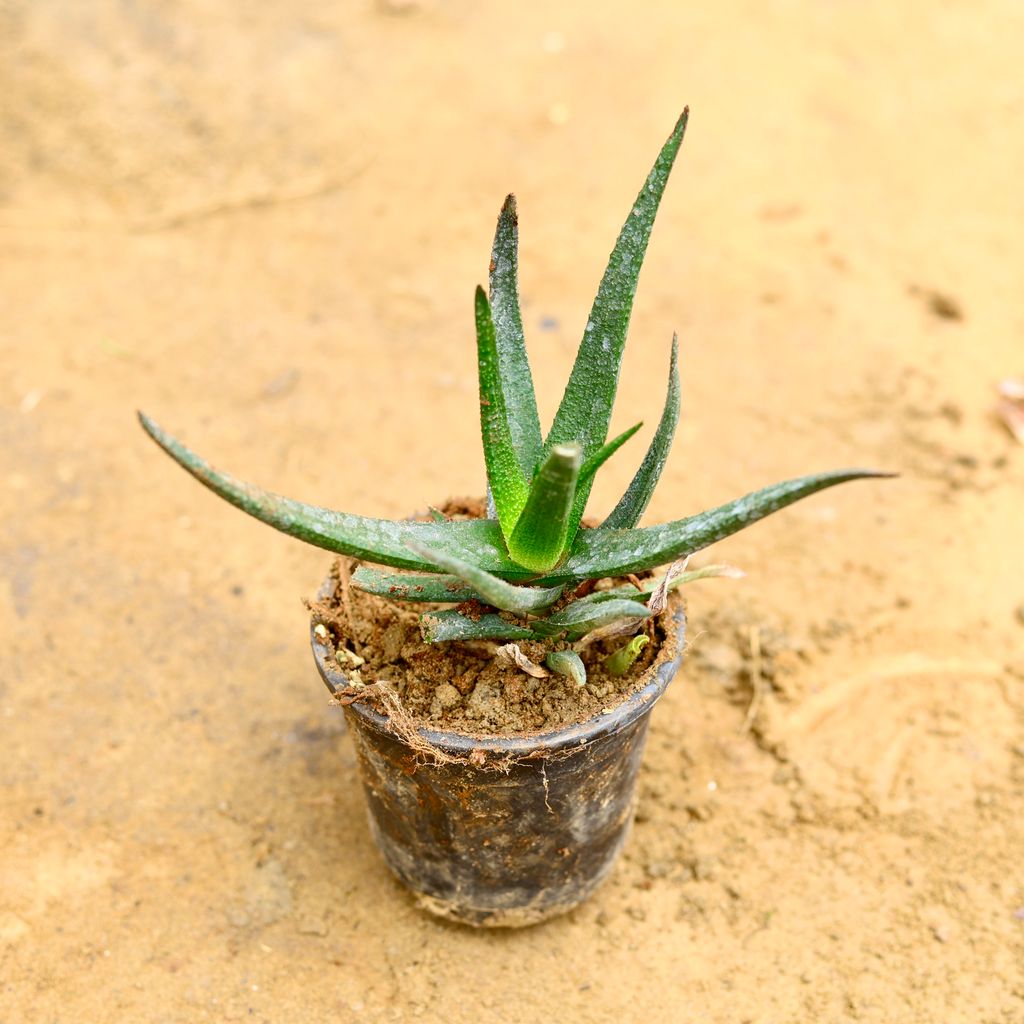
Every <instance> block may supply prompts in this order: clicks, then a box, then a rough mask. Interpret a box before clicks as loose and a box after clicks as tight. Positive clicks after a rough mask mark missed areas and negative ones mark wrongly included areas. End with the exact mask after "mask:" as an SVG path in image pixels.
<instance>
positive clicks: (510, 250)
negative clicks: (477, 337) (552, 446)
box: [490, 195, 541, 480]
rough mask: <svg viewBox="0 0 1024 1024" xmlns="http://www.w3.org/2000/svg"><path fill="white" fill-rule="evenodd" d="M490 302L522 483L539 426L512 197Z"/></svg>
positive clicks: (501, 225)
mask: <svg viewBox="0 0 1024 1024" xmlns="http://www.w3.org/2000/svg"><path fill="white" fill-rule="evenodd" d="M490 299H491V319H492V320H493V322H494V337H495V344H496V348H497V354H498V372H499V379H500V384H501V390H502V394H503V396H504V400H505V412H506V416H507V419H508V431H509V436H510V437H511V439H512V447H513V449H514V450H515V453H516V458H517V461H518V463H519V468H520V469H521V470H522V473H523V479H524V480H531V479H532V478H533V474H534V472H535V471H536V469H537V463H538V462H539V461H540V450H541V436H540V420H539V419H538V417H537V399H536V396H535V395H534V390H533V377H532V376H531V374H530V363H529V360H528V359H527V357H526V340H525V337H524V335H523V317H522V314H521V312H520V309H519V219H518V217H517V215H516V197H515V196H513V195H510V196H508V197H507V198H506V199H505V204H504V205H503V206H502V208H501V214H500V215H499V217H498V226H497V229H496V230H495V232H494V246H493V248H492V249H491V270H490Z"/></svg>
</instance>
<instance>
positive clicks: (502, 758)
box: [311, 603, 685, 927]
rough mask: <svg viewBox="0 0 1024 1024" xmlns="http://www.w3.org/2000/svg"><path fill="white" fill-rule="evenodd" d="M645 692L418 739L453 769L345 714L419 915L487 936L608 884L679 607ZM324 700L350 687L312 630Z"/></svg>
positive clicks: (362, 709)
mask: <svg viewBox="0 0 1024 1024" xmlns="http://www.w3.org/2000/svg"><path fill="white" fill-rule="evenodd" d="M663 622H664V623H665V626H666V633H667V636H666V638H665V641H664V643H663V645H662V649H661V651H660V652H659V655H658V657H657V659H656V661H655V663H654V665H652V667H651V668H650V669H649V670H648V678H647V680H646V682H645V685H644V686H643V688H642V689H641V690H639V691H638V692H636V693H634V694H633V695H632V696H630V697H629V698H628V699H627V700H626V701H625V702H623V703H622V704H620V705H618V706H617V707H615V708H614V709H613V710H612V711H611V712H610V713H608V714H601V715H598V716H597V717H595V718H592V719H590V720H589V721H586V722H583V723H581V724H579V725H574V726H570V727H568V728H565V729H560V730H558V731H555V732H546V733H540V734H538V735H535V736H515V737H500V736H466V735H461V734H458V733H451V732H435V731H432V730H429V729H423V730H421V731H420V736H421V737H422V738H423V739H424V740H426V741H427V742H428V743H429V744H431V745H432V746H434V747H436V748H439V749H440V750H441V751H442V752H443V753H444V754H445V755H447V756H449V757H452V758H455V759H457V760H456V762H455V763H445V764H435V763H424V762H425V759H424V756H423V754H422V753H421V752H419V751H417V750H415V749H413V748H412V747H411V746H410V745H409V744H408V743H406V742H405V741H404V740H403V739H402V738H400V737H399V736H397V735H396V734H395V733H393V732H392V731H391V730H390V729H389V727H388V719H387V717H386V716H384V715H382V714H380V713H378V712H377V711H375V710H373V709H372V708H370V707H368V706H367V705H365V704H363V703H354V704H350V705H348V706H347V707H345V716H346V719H347V722H348V725H349V729H350V732H351V734H352V738H353V741H354V743H355V749H356V755H357V757H358V761H359V767H360V773H361V775H362V780H363V787H364V789H365V792H366V800H367V804H368V807H369V818H370V829H371V831H372V833H373V836H374V838H375V840H376V842H377V845H378V846H379V847H380V850H381V852H382V853H383V855H384V859H385V861H386V862H387V864H388V866H389V867H390V868H391V870H392V871H393V872H394V873H395V874H396V875H397V876H398V878H399V879H401V881H402V882H404V883H405V885H406V886H408V887H409V889H411V890H412V892H413V893H414V894H415V896H416V898H417V901H418V902H419V903H420V905H421V906H423V907H424V908H425V909H427V910H429V911H431V912H433V913H435V914H439V915H441V916H442V917H446V918H449V919H451V920H456V921H461V922H463V923H466V924H471V925H477V926H486V927H501V926H506V927H515V926H521V925H528V924H535V923H537V922H539V921H543V920H544V919H545V918H548V917H552V916H554V915H556V914H560V913H563V912H564V911H567V910H570V909H571V908H572V907H575V906H576V905H577V904H579V903H581V902H582V901H583V900H584V899H586V898H587V896H589V895H590V893H591V892H593V890H594V889H595V888H597V886H598V885H599V884H600V883H601V882H602V880H603V879H604V878H605V877H606V876H607V875H608V873H609V871H610V870H611V868H612V865H613V864H614V862H615V859H616V857H617V856H618V854H619V851H620V850H621V849H622V846H623V844H624V843H625V840H626V836H627V833H628V832H629V828H630V825H631V824H632V821H633V810H634V794H635V790H636V778H637V773H638V771H639V769H640V760H641V757H642V755H643V747H644V740H645V738H646V735H647V724H648V720H649V718H650V713H651V709H652V708H653V707H654V703H655V701H656V700H657V699H658V698H659V697H660V696H661V695H662V694H663V693H664V692H665V688H666V687H667V686H668V684H669V683H670V682H671V681H672V678H673V676H674V675H675V674H676V671H677V670H678V668H679V664H680V662H681V660H682V652H683V646H684V632H685V616H684V613H683V609H682V605H681V603H677V604H675V605H674V606H673V614H672V615H671V616H670V617H667V618H666V620H663ZM311 642H312V646H313V655H314V657H315V659H316V666H317V669H318V670H319V672H320V675H321V677H322V678H323V680H324V682H325V683H326V684H327V687H328V689H329V690H331V692H332V693H334V692H337V691H339V690H342V689H344V688H345V687H346V686H347V685H348V681H347V679H346V678H345V675H344V673H342V672H341V671H339V670H338V667H337V664H336V662H335V661H334V659H333V657H332V656H331V651H330V648H329V646H327V645H325V644H323V643H321V642H320V641H319V640H318V639H317V637H316V636H315V635H313V634H311Z"/></svg>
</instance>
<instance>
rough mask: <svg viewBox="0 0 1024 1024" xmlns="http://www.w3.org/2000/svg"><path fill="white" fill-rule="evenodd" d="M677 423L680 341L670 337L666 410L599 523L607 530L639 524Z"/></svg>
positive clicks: (657, 478)
mask: <svg viewBox="0 0 1024 1024" xmlns="http://www.w3.org/2000/svg"><path fill="white" fill-rule="evenodd" d="M678 422H679V338H678V336H677V335H675V334H673V335H672V356H671V358H670V360H669V368H668V392H667V393H666V395H665V408H664V410H663V411H662V413H661V422H660V423H659V424H658V429H657V430H656V431H655V433H654V437H653V438H652V439H651V445H650V447H649V448H648V449H647V454H646V455H645V456H644V461H643V462H641V463H640V468H639V469H638V470H637V471H636V475H635V476H634V477H633V480H632V482H631V483H630V485H629V487H628V488H626V493H625V494H624V495H623V496H622V497H621V498H620V499H619V503H618V504H617V505H616V506H615V508H614V509H612V511H611V514H610V515H609V516H608V518H607V519H606V520H605V521H604V522H603V523H602V524H601V525H602V526H603V527H605V528H607V529H609V530H617V529H628V528H629V527H632V526H636V524H637V523H638V522H640V517H641V516H642V515H643V514H644V510H645V509H646V508H647V506H648V504H649V503H650V500H651V495H652V494H654V488H655V487H657V486H658V480H659V479H660V478H661V471H662V470H663V469H664V468H665V460H666V459H667V458H668V452H669V449H670V448H671V447H672V438H673V437H674V436H675V432H676V424H677V423H678Z"/></svg>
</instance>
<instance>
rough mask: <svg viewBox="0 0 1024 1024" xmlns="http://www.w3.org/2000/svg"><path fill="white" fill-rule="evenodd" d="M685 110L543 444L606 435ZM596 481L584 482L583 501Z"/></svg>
mask: <svg viewBox="0 0 1024 1024" xmlns="http://www.w3.org/2000/svg"><path fill="white" fill-rule="evenodd" d="M686 121H687V115H686V112H684V114H683V115H682V116H681V117H680V118H679V120H678V121H677V122H676V124H675V127H674V128H673V131H672V134H671V135H670V136H669V138H668V139H667V140H666V142H665V144H664V145H663V146H662V148H661V151H660V152H659V154H658V157H657V159H656V160H655V162H654V166H653V168H652V169H651V171H650V172H649V174H648V175H647V177H646V178H645V179H644V183H643V186H642V187H641V189H640V192H639V193H638V194H637V197H636V199H635V200H634V201H633V206H632V208H631V209H630V212H629V215H628V216H627V218H626V221H625V223H624V224H623V226H622V229H621V231H620V232H619V237H618V239H617V240H616V242H615V247H614V248H613V249H612V253H611V255H610V256H609V258H608V266H607V268H606V269H605V272H604V277H603V278H602V279H601V284H600V286H599V288H598V291H597V297H596V298H595V299H594V304H593V306H592V307H591V310H590V316H589V317H588V319H587V325H586V329H585V330H584V332H583V340H582V341H581V342H580V347H579V350H578V352H577V354H576V361H575V363H574V364H573V368H572V372H571V374H570V375H569V381H568V383H567V384H566V387H565V392H564V393H563V395H562V400H561V402H560V403H559V406H558V411H557V412H556V413H555V419H554V422H553V423H552V425H551V430H550V432H549V433H548V436H547V440H546V441H545V446H546V447H547V448H548V449H549V450H550V448H551V446H552V445H553V444H556V443H557V442H559V441H566V440H569V439H570V438H573V439H576V440H578V441H579V442H580V443H581V444H582V445H583V457H584V458H585V459H587V458H589V457H590V456H591V455H593V453H594V452H595V451H597V450H598V449H599V448H600V447H601V445H603V444H604V442H605V439H606V438H607V436H608V426H609V423H610V422H611V414H612V406H613V404H614V402H615V392H616V390H617V388H618V381H619V370H620V368H621V364H622V354H623V350H624V349H625V345H626V334H627V331H628V330H629V320H630V315H631V314H632V310H633V299H634V296H635V294H636V288H637V282H638V280H639V277H640V269H641V266H642V265H643V261H644V256H645V254H646V252H647V243H648V242H649V241H650V237H651V231H652V229H653V227H654V220H655V217H656V216H657V213H658V207H659V205H660V204H661V198H662V196H663V195H664V192H665V186H666V185H667V183H668V179H669V175H670V174H671V171H672V167H673V165H674V163H675V160H676V156H677V155H678V153H679V147H680V145H681V144H682V141H683V135H684V133H685V128H686ZM592 483H593V480H592V479H591V480H588V481H584V482H583V483H582V484H581V486H580V492H581V497H580V499H579V500H580V501H581V502H582V503H584V504H585V502H586V498H587V496H588V495H589V493H590V488H591V485H592Z"/></svg>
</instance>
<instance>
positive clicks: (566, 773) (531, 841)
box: [140, 111, 885, 925]
mask: <svg viewBox="0 0 1024 1024" xmlns="http://www.w3.org/2000/svg"><path fill="white" fill-rule="evenodd" d="M686 122H687V112H686V111H684V113H683V115H682V117H681V118H680V119H679V121H678V122H677V124H676V126H675V128H674V130H673V131H672V134H671V135H670V136H669V138H668V141H667V142H666V143H665V145H664V147H663V148H662V150H661V152H660V154H659V155H658V158H657V161H656V162H655V164H654V167H653V169H652V170H651V172H650V174H649V175H648V177H647V179H646V181H645V182H644V185H643V187H642V188H641V190H640V193H639V195H638V196H637V199H636V202H635V203H634V205H633V207H632V208H631V210H630V213H629V216H628V217H627V218H626V223H625V225H624V227H623V228H622V231H621V233H620V235H619V238H618V241H617V242H616V245H615V248H614V249H613V251H612V254H611V257H610V260H609V263H608V268H607V270H606V271H605V274H604V278H603V279H602V281H601V285H600V288H599V290H598V293H597V298H596V299H595V301H594V304H593V307H592V309H591V311H590V316H589V318H588V320H587V323H586V328H585V330H584V332H583V340H582V342H581V344H580V348H579V352H578V354H577V357H576V362H575V365H574V366H573V369H572V373H571V376H570V378H569V382H568V385H567V387H566V389H565V393H564V396H563V398H562V401H561V404H560V405H559V407H558V411H557V413H556V415H555V419H554V422H553V424H552V426H551V429H550V430H549V431H548V433H547V436H546V437H545V436H542V434H541V431H540V425H539V420H538V416H537V406H536V401H535V398H534V391H533V383H532V379H531V376H530V369H529V365H528V363H527V357H526V349H525V345H524V337H523V325H522V317H521V313H520V308H519V294H518V283H517V278H518V268H517V258H518V257H517V251H518V231H517V219H516V207H515V200H514V198H513V197H512V196H509V197H508V198H507V199H506V201H505V204H504V206H503V207H502V210H501V214H500V216H499V218H498V225H497V231H496V234H495V238H494V247H493V252H492V256H491V262H490V274H489V283H490V287H489V292H484V290H483V289H482V288H477V291H476V299H475V313H476V336H477V361H478V367H479V381H480V424H481V432H482V436H483V452H484V462H485V464H486V469H487V484H488V488H487V500H486V505H485V504H484V503H483V502H479V503H476V505H475V507H474V503H473V502H468V503H467V502H464V503H461V504H460V503H458V502H455V503H450V504H449V505H448V506H447V507H446V508H445V509H443V510H437V509H433V510H431V514H430V515H429V516H422V517H419V518H413V519H410V520H408V521H402V522H394V521H384V520H378V519H370V518H366V517H362V516H357V515H350V514H347V513H343V512H334V511H331V510H328V509H325V508H320V507H316V506H311V505H306V504H303V503H301V502H298V501H293V500H291V499H289V498H283V497H279V496H277V495H274V494H270V493H268V492H266V491H264V490H262V489H260V488H258V487H255V486H253V485H251V484H247V483H243V482H241V481H239V480H237V479H235V478H233V477H231V476H228V475H227V474H225V473H221V472H218V471H217V470H215V469H214V468H212V467H211V466H210V465H209V464H208V463H207V462H205V461H204V460H203V459H201V458H200V457H199V456H198V455H196V454H194V453H193V452H191V451H190V450H189V449H187V448H186V447H185V446H184V445H182V444H181V443H180V442H178V441H177V440H175V439H174V438H172V437H171V436H170V435H168V434H167V433H166V432H164V431H163V430H162V429H161V428H160V427H158V426H157V425H156V424H155V423H154V422H153V421H152V420H151V419H149V418H148V417H146V416H145V415H143V414H141V413H140V420H141V422H142V426H143V427H144V428H145V430H146V431H147V433H148V434H149V435H150V436H151V437H152V438H153V440H154V441H156V442H157V444H159V445H160V447H161V448H163V449H164V451H166V452H167V453H168V454H169V455H170V456H171V457H172V458H173V459H174V460H175V461H176V462H178V463H179V464H180V465H181V466H182V467H184V468H185V469H186V470H188V472H190V473H191V474H192V475H193V476H195V477H196V478H197V479H198V480H199V481H200V482H201V483H203V484H205V485H206V486H207V487H209V488H210V489H211V490H213V491H214V492H215V493H217V494H218V495H220V496H221V497H222V498H225V499H226V500H227V501H229V502H231V503H232V504H234V505H236V506H237V507H238V508H240V509H242V510H243V511H244V512H248V513H249V514H250V515H252V516H255V517H256V518H257V519H260V520H261V521H263V522H265V523H267V524H269V525H270V526H273V527H275V528H276V529H278V530H281V531H282V532H284V533H288V534H291V535H292V536H294V537H298V538H299V539H301V540H304V541H306V542H307V543H310V544H314V545H317V546H319V547H323V548H326V549H328V550H330V551H334V552H337V553H338V554H339V555H340V556H341V557H340V558H339V559H337V560H336V562H335V564H334V566H333V568H332V570H331V573H330V575H329V577H328V580H327V582H326V584H325V585H324V587H323V588H322V590H321V592H320V596H319V600H318V601H317V603H316V604H314V605H313V606H312V610H313V622H312V627H311V642H312V647H313V653H314V657H315V661H316V665H317V668H318V670H319V672H320V675H321V677H322V678H323V680H324V681H325V683H326V684H327V686H328V688H329V689H330V690H331V693H332V694H333V697H334V700H335V702H336V703H338V704H340V705H342V706H343V707H344V709H345V714H346V717H347V721H348V724H349V726H350V731H351V734H352V737H353V740H354V742H355V746H356V751H357V754H358V759H359V764H360V770H361V774H362V779H363V784H364V788H365V792H366V796H367V801H368V805H369V810H370V823H371V828H372V830H373V832H374V835H375V838H376V840H377V842H378V845H379V846H380V848H381V851H382V853H383V855H384V858H385V860H386V861H387V863H388V865H389V866H390V867H391V868H392V870H393V871H394V872H395V873H396V874H397V875H398V877H399V878H400V879H401V880H402V881H403V882H405V883H406V884H407V885H408V886H409V888H410V889H412V891H413V892H414V893H415V894H416V895H417V897H418V898H419V901H420V902H421V904H422V905H424V906H426V907H427V908H428V909H430V910H432V911H434V912H436V913H438V914H442V915H444V916H447V917H449V918H453V919H456V920H459V921H464V922H468V923H471V924H476V925H518V924H528V923H532V922H535V921H539V920H542V919H544V918H545V917H549V916H551V915H552V914H555V913H559V912H561V911H564V910H567V909H569V908H570V907H572V906H575V905H576V904H577V903H579V902H580V901H581V900H582V899H584V898H585V897H586V896H587V895H588V894H589V893H590V892H591V891H592V890H593V889H594V887H595V886H596V885H597V884H599V882H600V881H601V880H602V879H603V878H604V877H605V875H606V874H607V873H608V871H609V870H610V868H611V866H612V863H613V862H614V859H615V857H616V855H617V853H618V851H619V850H620V848H621V846H622V844H623V842H624V840H625V836H626V833H627V831H628V828H629V825H630V822H631V820H632V811H633V794H634V790H635V781H636V775H637V771H638V769H639V764H640V758H641V754H642V749H643V742H644V737H645V733H646V728H647V722H648V718H649V715H650V712H651V709H652V707H653V705H654V703H655V701H656V700H657V699H658V698H659V697H660V696H661V694H662V693H663V692H664V690H665V688H666V686H667V685H668V683H669V682H670V681H671V679H672V677H673V675H674V674H675V672H676V670H677V668H678V666H679V662H680V659H681V656H682V650H683V634H684V617H683V610H682V604H681V602H680V601H679V599H678V596H677V595H678V588H679V587H680V586H681V585H683V584H685V583H687V582H688V581H690V580H693V579H696V578H700V577H706V576H715V575H736V574H737V573H736V570H733V569H731V568H729V567H726V566H715V565H712V566H706V567H704V568H702V569H699V570H694V571H687V569H686V560H687V558H688V557H689V555H690V554H691V553H693V552H695V551H698V550H700V549H702V548H705V547H707V546H708V545H709V544H712V543H713V542H715V541H717V540H719V539H721V538H723V537H726V536H728V535H730V534H732V533H735V532H736V531H738V530H741V529H743V528H745V527H747V526H750V525H751V524H752V523H754V522H756V521H757V520H759V519H762V518H764V517H765V516H767V515H769V514H770V513H772V512H775V511H777V510H778V509H781V508H783V507H785V506H786V505H789V504H791V503H792V502H795V501H797V500H799V499H801V498H803V497H806V496H807V495H810V494H814V493H815V492H816V491H820V490H822V489H824V488H826V487H831V486H833V485H835V484H839V483H842V482H844V481H847V480H855V479H858V478H861V477H872V476H881V475H885V474H879V473H876V472H872V471H866V470H859V469H852V470H840V471H833V472H827V473H820V474H817V475H813V476H805V477H801V478H799V479H795V480H790V481H787V482H785V483H780V484H776V485H774V486H771V487H766V488H764V489H763V490H759V491H755V492H753V493H751V494H748V495H746V496H745V497H742V498H740V499H738V500H736V501H732V502H729V503H727V504H725V505H721V506H719V507H718V508H714V509H711V510H709V511H706V512H701V513H699V514H697V515H692V516H689V517H687V518H684V519H679V520H676V521H674V522H669V523H663V524H660V525H657V526H646V527H638V526H637V523H638V522H639V520H640V518H641V516H642V515H643V512H644V510H645V509H646V507H647V504H648V502H649V501H650V498H651V495H652V493H653V490H654V487H655V485H656V484H657V482H658V478H659V476H660V474H661V471H662V468H663V466H664V464H665V459H666V456H667V454H668V450H669V446H670V444H671V442H672V438H673V435H674V432H675V427H676V422H677V419H678V416H679V375H678V367H677V358H676V351H677V342H676V339H673V342H672V349H671V358H670V362H669V375H668V389H667V395H666V399H665V405H664V410H663V412H662V415H661V419H660V422H659V424H658V427H657V429H656V431H655V434H654V437H653V439H652V441H651V443H650V447H649V448H648V450H647V453H646V455H645V456H644V458H643V460H642V462H641V464H640V467H639V469H638V470H637V471H636V475H635V476H634V477H633V480H632V482H631V483H630V485H629V487H628V488H627V490H626V493H625V494H624V495H623V496H622V498H621V499H620V501H619V502H618V503H617V504H616V505H615V507H614V508H613V509H612V511H611V512H610V513H609V514H608V515H607V516H606V517H605V518H604V519H603V521H601V522H600V523H598V524H596V525H594V526H592V527H588V525H586V524H584V523H583V516H584V511H585V508H586V503H587V498H588V496H589V494H590V490H591V486H592V484H593V481H594V475H595V473H596V472H597V471H598V470H599V469H600V467H601V466H602V465H603V464H604V463H605V462H606V461H607V460H608V459H609V458H610V457H611V456H612V455H613V454H614V453H615V452H616V451H617V450H618V449H619V448H620V447H621V446H622V445H623V444H624V443H625V442H626V441H628V440H629V438H630V437H631V436H632V435H633V434H634V433H635V432H636V430H637V429H639V426H640V424H637V426H635V427H632V428H630V429H629V430H627V431H625V432H624V433H622V434H620V435H619V436H618V437H616V438H614V439H612V440H610V441H609V440H608V439H607V434H608V427H609V421H610V418H611V411H612V403H613V401H614V397H615V391H616V385H617V381H618V374H619V366H620V363H621V359H622V354H623V349H624V346H625V341H626V332H627V327H628V324H629V317H630V311H631V308H632V304H633V296H634V293H635V290H636V284H637V279H638V276H639V273H640V267H641V263H642V261H643V257H644V253H645V251H646V247H647V242H648V239H649V237H650V233H651V229H652V226H653V224H654V219H655V215H656V213H657V210H658V206H659V203H660V200H661V197H662V193H663V192H664V189H665V185H666V182H667V180H668V177H669V173H670V171H671V169H672V165H673V163H674V161H675V158H676V154H677V152H678V150H679V146H680V144H681V142H682V139H683V134H684V131H685V129H686ZM665 567H667V568H665ZM657 569H663V570H664V571H662V572H661V573H660V574H659V575H652V572H653V571H654V570H657ZM391 570H398V571H397V572H395V571H391ZM417 605H418V606H419V607H420V608H421V609H422V612H421V613H420V614H419V615H417V614H415V613H414V612H412V611H410V607H416V606H417Z"/></svg>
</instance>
